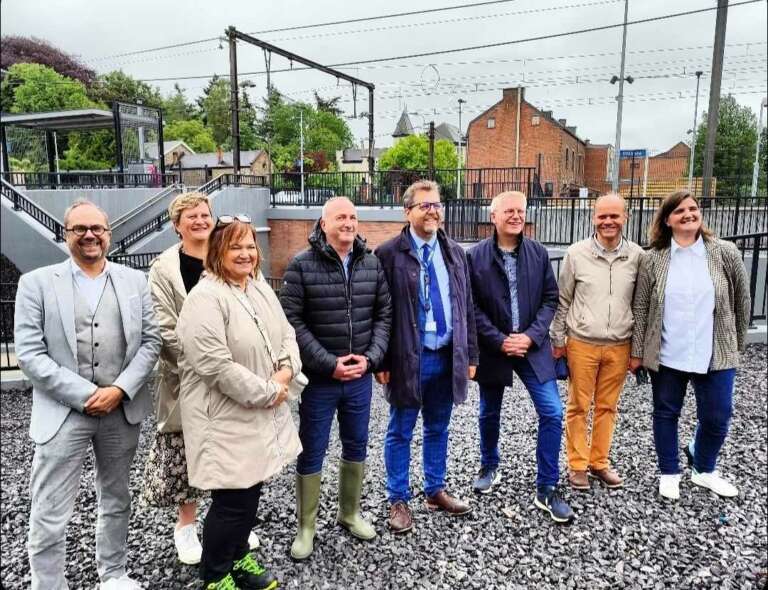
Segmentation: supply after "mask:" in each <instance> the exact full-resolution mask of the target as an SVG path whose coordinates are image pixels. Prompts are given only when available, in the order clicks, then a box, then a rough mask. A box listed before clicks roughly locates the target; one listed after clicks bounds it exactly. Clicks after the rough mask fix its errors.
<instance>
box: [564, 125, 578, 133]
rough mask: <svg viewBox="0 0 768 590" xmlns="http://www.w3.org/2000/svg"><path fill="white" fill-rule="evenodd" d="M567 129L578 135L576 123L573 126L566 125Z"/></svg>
mask: <svg viewBox="0 0 768 590" xmlns="http://www.w3.org/2000/svg"><path fill="white" fill-rule="evenodd" d="M566 129H567V130H568V131H570V132H571V133H573V134H574V135H576V126H575V125H574V126H573V127H566Z"/></svg>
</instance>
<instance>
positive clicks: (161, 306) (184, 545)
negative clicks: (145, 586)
mask: <svg viewBox="0 0 768 590" xmlns="http://www.w3.org/2000/svg"><path fill="white" fill-rule="evenodd" d="M168 214H169V217H170V219H171V223H173V227H174V229H175V231H176V233H177V235H178V236H179V238H180V242H179V243H178V244H176V245H175V246H171V247H170V248H168V249H167V250H166V251H165V252H163V253H162V254H160V256H158V257H157V258H156V259H155V260H154V261H153V262H152V266H151V268H150V270H149V286H150V289H151V291H152V299H153V301H154V308H155V315H156V317H157V319H158V323H159V324H160V331H161V334H162V337H163V348H162V350H161V351H160V365H159V369H158V373H157V381H156V383H155V420H156V422H157V433H156V434H155V439H154V441H153V442H152V447H151V448H150V451H149V458H148V460H147V463H146V466H145V469H144V482H143V488H142V497H143V499H144V501H145V503H146V504H148V505H150V506H154V507H158V508H178V520H177V522H176V526H175V528H174V532H173V539H174V544H175V545H176V552H177V554H178V557H179V561H181V562H182V563H186V564H190V565H193V564H198V563H200V556H201V555H202V553H203V548H202V546H201V545H200V541H199V539H198V536H197V523H196V515H197V502H198V500H199V499H200V497H201V496H202V493H201V492H200V490H196V489H195V488H192V487H190V485H189V482H188V481H187V461H186V459H185V457H184V437H183V435H182V432H181V413H180V410H179V403H178V400H179V374H178V373H179V371H178V367H177V357H178V355H179V343H178V339H177V338H176V322H177V320H178V317H179V312H180V311H181V306H182V305H183V303H184V300H185V299H186V297H187V293H189V291H191V290H192V288H193V287H194V286H195V285H196V284H197V282H198V281H199V280H200V275H201V274H202V272H203V260H204V259H205V255H206V252H207V250H208V238H209V237H210V235H211V231H212V230H213V223H214V222H213V217H212V216H211V204H210V202H209V200H208V197H207V196H206V195H204V194H203V193H195V192H193V193H184V194H181V195H179V196H177V197H176V198H175V199H174V200H173V201H172V202H171V204H170V206H169V207H168ZM248 540H249V545H250V547H251V548H252V549H254V548H256V547H257V546H258V544H259V539H258V537H257V536H256V535H254V534H253V533H251V535H250V536H249V539H248Z"/></svg>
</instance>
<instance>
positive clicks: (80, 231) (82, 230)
mask: <svg viewBox="0 0 768 590" xmlns="http://www.w3.org/2000/svg"><path fill="white" fill-rule="evenodd" d="M65 229H66V231H68V232H72V233H73V234H75V235H76V236H77V237H78V238H82V237H83V236H84V235H85V234H87V233H88V232H89V231H90V232H91V233H92V234H93V235H94V236H96V237H99V236H102V235H104V234H105V233H106V232H110V231H112V230H111V229H110V228H108V227H106V226H104V225H98V224H97V225H73V226H72V227H67V228H65Z"/></svg>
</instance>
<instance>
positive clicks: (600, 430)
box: [565, 338, 631, 471]
mask: <svg viewBox="0 0 768 590" xmlns="http://www.w3.org/2000/svg"><path fill="white" fill-rule="evenodd" d="M566 348H567V352H566V354H567V357H568V373H569V378H568V404H567V405H566V410H565V432H566V448H567V451H568V466H569V467H570V469H571V470H573V471H586V469H587V467H592V468H593V469H605V468H607V467H609V466H610V463H609V461H608V453H609V451H610V450H611V441H612V439H613V429H614V427H615V426H616V414H617V409H618V405H619V396H620V395H621V390H622V388H623V387H624V381H625V379H626V376H627V366H628V364H629V353H630V348H631V345H630V343H629V342H627V343H625V344H618V345H615V346H598V345H594V344H588V343H586V342H580V341H578V340H574V339H572V338H569V339H568V343H567V345H566ZM593 402H594V411H593V414H592V435H591V437H590V435H589V428H588V424H587V418H588V416H589V410H590V408H591V407H592V405H593Z"/></svg>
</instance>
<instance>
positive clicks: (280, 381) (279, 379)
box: [268, 367, 293, 408]
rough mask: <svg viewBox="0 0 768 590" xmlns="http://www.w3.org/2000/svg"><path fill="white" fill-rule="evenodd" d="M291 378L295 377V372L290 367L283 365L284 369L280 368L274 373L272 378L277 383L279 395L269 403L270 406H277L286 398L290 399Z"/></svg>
mask: <svg viewBox="0 0 768 590" xmlns="http://www.w3.org/2000/svg"><path fill="white" fill-rule="evenodd" d="M291 379H293V372H292V371H291V370H290V369H289V368H288V367H283V368H282V369H278V370H277V371H276V372H275V373H274V374H273V375H272V379H271V380H272V381H274V382H275V383H277V385H278V390H277V395H276V396H275V399H274V400H273V401H272V403H271V404H269V406H268V407H270V408H276V407H277V406H279V405H280V404H282V403H283V402H284V401H285V400H287V399H288V384H289V383H290V382H291Z"/></svg>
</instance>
